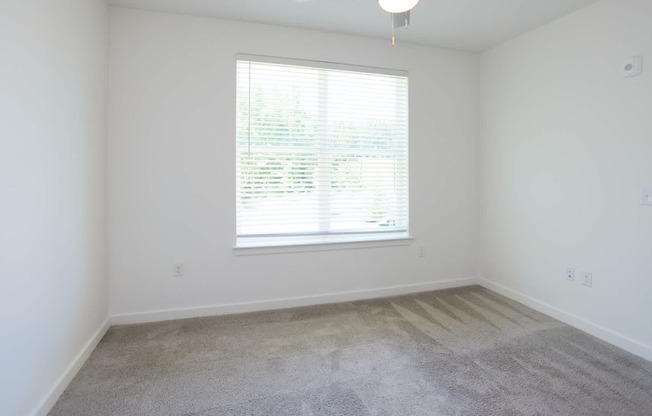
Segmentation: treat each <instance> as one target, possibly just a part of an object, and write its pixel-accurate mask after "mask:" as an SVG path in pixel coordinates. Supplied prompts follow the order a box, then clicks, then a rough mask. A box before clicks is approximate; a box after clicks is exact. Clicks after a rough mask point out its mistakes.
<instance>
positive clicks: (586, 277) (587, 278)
mask: <svg viewBox="0 0 652 416" xmlns="http://www.w3.org/2000/svg"><path fill="white" fill-rule="evenodd" d="M582 285H584V286H586V287H593V273H590V272H584V273H582Z"/></svg>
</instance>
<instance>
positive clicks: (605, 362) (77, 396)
mask: <svg viewBox="0 0 652 416" xmlns="http://www.w3.org/2000/svg"><path fill="white" fill-rule="evenodd" d="M50 415H53V416H54V415H65V416H73V415H94V416H95V415H97V416H101V415H157V416H159V415H160V416H162V415H193V416H216V415H243V416H244V415H261V416H262V415H619V416H624V415H652V363H650V362H648V361H645V360H643V359H640V358H638V357H636V356H633V355H631V354H629V353H627V352H625V351H622V350H619V349H617V348H615V347H612V346H610V345H608V344H606V343H604V342H602V341H600V340H598V339H596V338H593V337H591V336H589V335H586V334H584V333H582V332H580V331H578V330H576V329H573V328H571V327H569V326H567V325H564V324H562V323H560V322H559V321H556V320H554V319H552V318H550V317H547V316H545V315H542V314H540V313H538V312H535V311H533V310H532V309H529V308H527V307H525V306H523V305H520V304H518V303H516V302H513V301H511V300H508V299H506V298H504V297H502V296H500V295H497V294H495V293H493V292H491V291H489V290H486V289H483V288H481V287H478V286H472V287H467V288H461V289H453V290H445V291H436V292H428V293H421V294H417V295H410V296H402V297H396V298H386V299H376V300H369V301H359V302H348V303H340V304H332V305H324V306H315V307H306V308H297V309H286V310H279V311H271V312H260V313H251V314H243V315H231V316H223V317H211V318H199V319H186V320H178V321H168V322H161V323H153V324H143V325H127V326H115V327H112V328H111V329H110V330H109V332H108V333H107V334H106V336H105V337H104V339H103V340H102V342H101V343H100V344H99V345H98V347H97V349H96V350H95V351H94V352H93V354H92V355H91V357H90V358H89V360H88V361H87V363H86V364H85V365H84V367H83V368H82V369H81V370H80V372H79V374H78V375H77V377H75V379H74V380H73V381H72V383H71V384H70V386H69V387H68V389H67V390H66V391H65V392H64V394H63V395H62V396H61V398H60V399H59V401H58V402H57V403H56V405H55V406H54V408H53V409H52V411H51V412H50Z"/></svg>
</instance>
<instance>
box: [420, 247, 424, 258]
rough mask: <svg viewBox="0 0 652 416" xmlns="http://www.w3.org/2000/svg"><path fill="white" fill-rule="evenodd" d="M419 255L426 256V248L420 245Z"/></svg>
mask: <svg viewBox="0 0 652 416" xmlns="http://www.w3.org/2000/svg"><path fill="white" fill-rule="evenodd" d="M419 257H426V248H425V247H419Z"/></svg>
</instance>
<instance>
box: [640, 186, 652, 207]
mask: <svg viewBox="0 0 652 416" xmlns="http://www.w3.org/2000/svg"><path fill="white" fill-rule="evenodd" d="M641 205H652V189H643V192H642V193H641Z"/></svg>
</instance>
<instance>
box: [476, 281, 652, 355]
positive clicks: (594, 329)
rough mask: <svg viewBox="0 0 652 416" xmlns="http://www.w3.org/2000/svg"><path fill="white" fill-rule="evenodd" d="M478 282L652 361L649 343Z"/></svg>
mask: <svg viewBox="0 0 652 416" xmlns="http://www.w3.org/2000/svg"><path fill="white" fill-rule="evenodd" d="M476 282H477V284H479V285H480V286H482V287H485V288H487V289H489V290H493V291H494V292H496V293H499V294H501V295H503V296H505V297H508V298H510V299H512V300H515V301H516V302H519V303H522V304H523V305H526V306H529V307H530V308H532V309H534V310H537V311H539V312H541V313H544V314H546V315H548V316H551V317H553V318H555V319H558V320H560V321H562V322H563V323H565V324H568V325H570V326H572V327H575V328H577V329H579V330H581V331H584V332H586V333H588V334H591V335H593V336H594V337H596V338H600V339H601V340H603V341H605V342H608V343H609V344H612V345H615V346H617V347H619V348H622V349H624V350H625V351H629V352H631V353H632V354H635V355H638V356H639V357H642V358H645V359H646V360H648V361H652V347H650V346H648V345H645V344H642V343H640V342H638V341H635V340H633V339H631V338H628V337H626V336H624V335H622V334H619V333H617V332H615V331H612V330H610V329H607V328H605V327H602V326H600V325H597V324H594V323H593V322H590V321H587V320H586V319H583V318H580V317H579V316H576V315H573V314H570V313H568V312H565V311H563V310H561V309H559V308H557V307H554V306H552V305H548V304H547V303H544V302H541V301H539V300H536V299H534V298H532V297H530V296H527V295H524V294H522V293H519V292H517V291H515V290H512V289H508V288H506V287H505V286H502V285H499V284H497V283H494V282H492V281H490V280H486V279H484V278H478V279H477V281H476Z"/></svg>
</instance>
